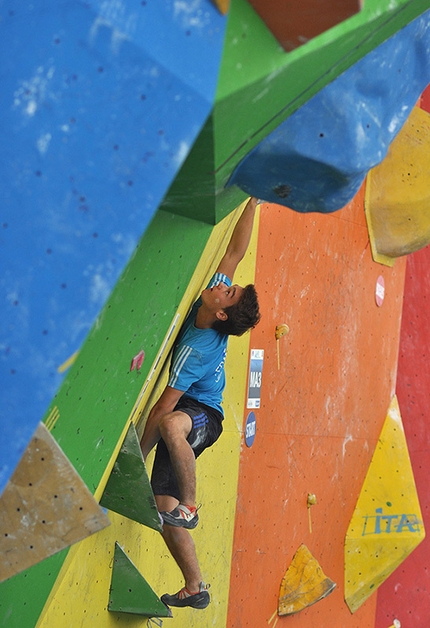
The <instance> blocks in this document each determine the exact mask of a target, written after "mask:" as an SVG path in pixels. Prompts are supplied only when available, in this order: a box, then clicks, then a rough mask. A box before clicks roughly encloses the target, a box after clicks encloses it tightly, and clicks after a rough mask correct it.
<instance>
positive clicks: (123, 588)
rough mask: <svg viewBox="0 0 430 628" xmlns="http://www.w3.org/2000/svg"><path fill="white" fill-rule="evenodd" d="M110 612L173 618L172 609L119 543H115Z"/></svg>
mask: <svg viewBox="0 0 430 628" xmlns="http://www.w3.org/2000/svg"><path fill="white" fill-rule="evenodd" d="M108 610H109V611H116V612H120V613H133V614H135V615H144V616H145V617H172V613H171V611H170V609H169V608H168V607H167V606H166V605H165V604H163V602H162V601H161V600H160V598H159V597H158V596H157V595H156V594H155V593H154V591H153V590H152V589H151V587H150V586H149V584H148V583H147V582H146V580H145V578H144V577H143V576H142V574H141V573H140V572H139V571H138V569H137V568H136V567H135V566H134V565H133V563H132V562H131V560H130V559H129V558H128V556H127V555H126V554H125V552H124V550H123V549H122V548H121V547H120V546H119V545H118V543H115V555H114V561H113V568H112V579H111V587H110V594H109V604H108Z"/></svg>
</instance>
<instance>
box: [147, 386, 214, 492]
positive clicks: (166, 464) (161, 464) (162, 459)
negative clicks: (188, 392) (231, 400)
mask: <svg viewBox="0 0 430 628" xmlns="http://www.w3.org/2000/svg"><path fill="white" fill-rule="evenodd" d="M175 410H180V411H181V412H185V414H188V416H189V417H190V418H191V420H192V422H193V426H192V428H191V432H190V433H189V434H188V437H187V441H188V442H189V444H190V445H191V447H192V450H193V451H194V455H195V457H196V458H197V457H198V456H200V454H201V453H202V452H203V451H204V450H205V449H207V447H210V446H211V445H213V444H214V443H215V441H217V440H218V438H219V437H220V436H221V432H222V421H223V418H224V417H223V415H222V413H221V412H219V411H218V410H215V408H211V407H210V406H206V405H205V404H203V403H199V402H198V401H195V400H194V399H191V398H190V397H181V398H180V400H179V401H178V403H177V404H176V406H175V408H174V411H175ZM151 486H152V490H153V492H154V495H170V496H171V497H175V498H176V499H177V500H180V496H179V487H178V482H177V480H176V476H175V473H174V471H173V467H172V463H171V461H170V456H169V452H168V449H167V447H166V444H165V442H164V440H163V439H161V440H160V441H159V442H158V445H157V451H156V452H155V460H154V466H153V468H152V476H151Z"/></svg>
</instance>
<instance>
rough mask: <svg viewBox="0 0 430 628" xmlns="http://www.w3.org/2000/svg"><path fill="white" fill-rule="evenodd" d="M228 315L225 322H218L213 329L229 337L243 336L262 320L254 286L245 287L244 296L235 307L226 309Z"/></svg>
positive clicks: (231, 306)
mask: <svg viewBox="0 0 430 628" xmlns="http://www.w3.org/2000/svg"><path fill="white" fill-rule="evenodd" d="M224 312H225V313H226V314H227V317H228V318H227V319H226V320H225V321H220V320H216V321H215V322H214V324H213V325H212V328H213V329H215V330H216V331H219V332H220V333H221V334H228V335H229V336H230V335H231V336H241V335H242V334H244V333H245V332H246V331H248V329H252V328H253V327H255V326H256V325H257V323H258V322H259V320H260V318H261V314H260V310H259V307H258V297H257V292H256V290H255V287H254V286H253V284H251V283H250V284H249V285H248V286H245V288H244V289H243V294H242V296H241V297H240V299H239V301H238V302H237V303H235V305H230V306H229V307H226V308H225V309H224Z"/></svg>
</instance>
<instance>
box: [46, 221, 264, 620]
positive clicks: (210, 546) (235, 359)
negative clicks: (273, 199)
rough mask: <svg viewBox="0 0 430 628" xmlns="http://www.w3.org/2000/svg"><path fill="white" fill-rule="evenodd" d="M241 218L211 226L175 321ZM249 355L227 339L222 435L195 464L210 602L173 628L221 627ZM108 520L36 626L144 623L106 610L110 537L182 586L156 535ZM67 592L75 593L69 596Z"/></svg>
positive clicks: (243, 277) (150, 574)
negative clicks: (205, 245)
mask: <svg viewBox="0 0 430 628" xmlns="http://www.w3.org/2000/svg"><path fill="white" fill-rule="evenodd" d="M239 215H240V210H239V211H238V212H236V213H235V214H233V215H231V216H229V217H227V218H226V219H225V220H224V221H222V222H221V223H220V224H219V225H217V226H216V227H215V228H214V231H213V234H212V236H211V238H210V240H209V242H208V245H207V247H206V249H205V251H204V253H203V255H202V258H201V261H200V264H199V267H198V268H197V269H196V273H195V274H194V276H193V279H192V281H191V283H190V286H189V289H188V290H187V293H186V295H185V296H184V299H183V301H182V303H181V305H180V308H179V309H178V313H179V314H180V316H181V320H183V317H184V316H185V314H186V311H187V310H188V308H189V307H190V305H191V304H192V302H193V301H194V300H195V298H197V297H198V295H199V293H200V291H201V289H202V288H203V287H204V286H205V285H206V282H207V280H208V279H209V278H210V276H211V274H212V272H213V270H214V269H215V268H216V265H217V263H218V261H219V259H220V258H221V256H222V254H223V252H224V246H225V244H226V243H227V242H228V240H229V235H230V233H231V231H232V228H233V226H234V224H235V222H236V220H237V218H238V217H239ZM257 232H258V215H257V218H256V221H255V228H254V233H253V236H252V240H251V244H250V247H249V249H248V253H247V255H246V257H245V259H244V260H243V261H242V263H241V265H240V266H239V268H238V271H237V273H236V275H235V278H234V280H235V283H240V284H243V285H245V284H247V283H252V282H253V281H254V273H255V257H256V242H257ZM170 344H171V343H170ZM169 348H170V346H169ZM248 354H249V335H245V336H243V337H241V338H231V339H230V340H229V350H228V354H227V360H226V375H227V386H226V391H225V395H224V411H225V421H224V433H223V434H222V436H221V438H220V439H219V441H218V442H217V443H216V445H215V446H214V447H213V448H211V449H210V450H208V451H206V452H205V453H204V454H203V455H202V456H201V457H200V458H199V459H198V461H197V499H198V501H199V502H201V503H202V509H201V511H200V524H199V526H198V528H197V529H196V530H195V531H193V533H192V534H193V538H194V540H195V543H196V548H197V554H198V557H199V561H200V563H201V569H202V574H203V578H204V579H205V581H207V582H209V583H210V584H211V596H212V603H211V604H210V605H209V607H208V609H206V610H205V612H204V613H196V611H194V610H192V609H173V610H174V618H173V619H169V620H166V621H168V624H169V626H172V627H178V628H180V627H182V626H184V627H185V626H186V627H187V628H190V627H193V626H196V627H197V626H199V628H204V626H225V625H226V616H227V605H228V598H229V586H230V583H229V577H228V574H229V573H230V568H231V549H232V544H233V531H234V521H235V511H236V500H237V485H238V467H239V452H240V443H241V429H242V417H243V412H244V400H245V394H246V384H247V381H246V380H247V367H248ZM167 356H168V348H166V351H165V353H164V354H163V358H162V359H161V360H160V363H159V365H158V366H157V370H156V372H154V374H153V376H152V377H153V380H152V382H151V385H150V386H148V385H146V386H145V385H144V386H143V389H142V390H143V393H141V394H140V396H139V398H138V400H137V402H136V406H135V408H134V409H133V412H132V416H131V419H132V420H133V421H135V420H138V419H139V417H140V416H143V417H145V416H146V412H147V410H149V408H150V406H151V405H152V403H153V402H154V401H155V399H156V397H157V395H158V394H159V392H161V390H162V387H163V385H164V384H165V381H166V380H165V371H166V369H164V371H163V366H164V363H165V361H166V358H167ZM139 428H140V430H141V429H142V428H143V421H142V422H141V423H140V424H139V425H138V429H139ZM125 429H127V426H126V428H125ZM121 442H122V439H121V440H120V442H119V443H118V450H119V448H120V446H121ZM117 453H118V452H117V451H116V452H115V454H114V456H113V459H112V461H111V464H110V465H109V469H107V471H106V473H105V475H104V478H103V483H102V484H103V485H101V486H99V487H98V489H97V494H100V495H101V494H102V492H103V488H104V484H105V483H106V481H107V477H108V476H109V473H110V468H111V467H112V466H113V463H114V460H115V458H116V455H117ZM152 461H153V454H152V453H151V455H150V456H149V458H148V471H149V472H150V469H151V466H152ZM108 471H109V472H108ZM220 513H222V515H221V516H220ZM109 518H110V519H111V522H112V524H111V526H110V527H109V528H107V529H106V530H104V531H103V532H102V533H99V534H96V535H94V536H93V537H91V538H90V539H87V540H86V541H84V542H82V543H79V544H77V545H76V546H75V547H74V548H72V550H71V551H70V552H69V555H68V557H67V559H66V561H65V563H64V565H63V568H62V571H61V573H60V576H59V578H58V580H57V583H56V585H55V586H54V588H53V590H52V593H51V596H50V598H49V600H48V602H47V604H46V605H45V609H44V612H43V613H42V614H41V617H40V620H39V622H38V624H37V626H38V628H52V626H63V625H66V624H67V625H71V626H72V625H73V626H78V625H79V626H82V627H86V626H88V628H90V627H91V628H94V626H98V627H102V626H103V627H105V626H106V627H108V626H113V625H115V626H117V625H118V624H121V625H131V626H142V625H145V624H143V623H142V622H143V621H144V620H143V618H142V617H136V616H130V615H127V614H124V613H123V614H122V613H110V612H109V611H107V604H108V599H109V586H110V581H111V570H112V562H113V555H114V546H115V542H116V541H117V542H118V543H119V544H120V545H121V547H122V548H123V549H124V551H125V552H126V553H127V555H128V556H129V557H130V559H131V560H132V562H133V563H134V565H136V567H137V568H138V569H139V571H140V573H141V574H142V575H143V577H144V578H145V580H146V581H147V582H148V584H149V585H150V586H151V588H152V589H153V590H154V591H155V592H156V593H157V594H158V595H160V596H161V595H162V594H163V593H165V592H166V591H168V592H174V591H176V590H178V588H180V587H181V586H182V575H181V573H180V571H179V569H178V567H177V566H176V563H175V562H174V560H173V558H172V557H171V556H170V554H169V552H168V550H167V548H166V547H165V545H164V542H163V540H162V537H161V536H160V535H159V534H158V533H157V532H155V531H154V530H151V529H149V528H145V527H144V526H141V525H139V524H137V523H135V522H133V521H131V520H128V519H126V518H124V517H122V516H121V515H117V514H115V513H112V512H109ZM71 592H73V593H74V592H76V593H74V594H73V595H71Z"/></svg>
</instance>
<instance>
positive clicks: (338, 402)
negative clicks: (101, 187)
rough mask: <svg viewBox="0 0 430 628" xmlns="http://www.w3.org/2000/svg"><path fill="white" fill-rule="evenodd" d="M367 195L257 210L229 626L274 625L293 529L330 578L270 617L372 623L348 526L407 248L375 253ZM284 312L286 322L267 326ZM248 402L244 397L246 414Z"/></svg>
mask: <svg viewBox="0 0 430 628" xmlns="http://www.w3.org/2000/svg"><path fill="white" fill-rule="evenodd" d="M363 199H364V190H361V191H360V193H359V194H358V195H357V196H356V198H355V199H354V201H353V202H352V203H350V204H349V205H348V206H347V207H345V208H344V209H342V210H341V211H339V212H337V213H336V214H333V215H331V216H329V217H328V216H326V217H321V216H320V215H316V214H313V215H310V216H301V215H298V214H297V213H294V212H292V211H289V210H285V209H283V208H280V207H279V206H272V205H263V207H262V210H261V222H260V232H259V233H260V236H259V241H258V249H257V267H256V285H257V288H258V291H259V294H260V295H261V300H262V306H263V307H262V309H263V312H264V317H263V320H262V321H261V324H260V325H259V326H258V327H257V328H256V329H255V330H253V331H252V333H251V350H252V349H258V350H261V351H264V359H263V365H262V377H261V404H260V407H259V408H254V409H252V412H253V413H254V415H255V420H256V433H255V439H254V442H253V443H252V446H250V447H248V446H247V445H246V441H245V439H243V440H242V447H241V453H240V471H239V488H238V499H237V511H236V521H235V536H234V545H233V556H232V565H231V585H230V601H229V615H228V622H227V626H236V625H243V626H255V625H259V626H266V625H269V626H273V625H274V622H275V621H276V617H275V616H274V613H275V611H276V609H277V603H278V595H279V587H280V583H281V580H282V578H283V576H284V574H285V572H286V571H287V568H288V566H289V564H290V562H291V560H292V558H293V556H294V554H295V552H296V551H297V549H298V548H299V546H300V545H301V544H302V543H304V544H305V545H306V546H307V547H308V548H309V550H310V551H311V552H312V554H313V556H314V557H315V558H316V559H317V560H318V562H319V563H320V565H321V568H322V569H323V571H324V573H325V574H326V575H327V576H328V577H329V578H330V579H331V580H333V581H334V582H336V584H337V586H336V588H335V590H334V591H333V593H331V594H330V595H329V596H328V597H327V598H326V599H324V600H321V601H320V602H318V603H317V604H315V605H314V606H311V607H309V608H308V609H305V610H303V611H302V612H301V613H299V614H298V615H296V616H292V617H288V618H282V619H279V624H278V625H282V624H283V623H284V622H285V625H287V623H288V626H300V627H301V628H302V627H307V626H309V627H311V626H315V625H318V626H333V627H335V628H349V627H351V628H352V627H354V628H359V627H360V628H361V627H362V626H369V627H371V626H373V625H374V616H375V606H376V596H373V597H371V598H370V599H369V600H368V601H367V602H366V603H365V604H364V605H363V606H362V607H361V608H360V609H359V610H358V611H356V613H354V615H352V614H351V612H350V610H349V609H348V607H347V605H346V604H345V601H344V584H343V583H344V540H345V535H346V532H347V529H348V525H349V522H350V519H351V517H352V514H353V511H354V508H355V504H356V500H357V496H358V494H359V493H360V490H361V487H362V484H363V480H364V477H365V475H366V472H367V469H368V466H369V463H370V460H371V457H372V454H373V452H374V449H375V446H376V444H377V442H378V438H379V435H380V431H381V429H382V426H383V423H384V420H385V416H386V413H387V409H388V407H389V404H390V401H391V397H392V395H393V393H394V390H395V383H396V367H397V352H398V340H399V332H400V317H401V308H402V294H403V281H404V269H405V262H404V260H399V261H398V262H396V265H395V267H394V268H382V267H381V266H380V265H379V264H377V263H375V262H374V261H373V259H372V256H371V251H370V246H369V237H368V231H367V227H366V221H365V216H364V207H363ZM381 275H382V276H383V277H384V281H385V287H386V290H385V298H384V299H383V302H382V303H381V302H379V304H378V302H377V300H376V287H377V283H378V278H379V277H380V276H381ZM281 324H286V325H288V327H289V333H288V334H286V335H284V336H282V337H281V338H280V339H279V340H276V337H275V331H276V327H277V326H279V325H281ZM278 352H279V365H278ZM249 412H251V410H250V409H247V408H246V399H245V400H244V417H243V421H244V425H245V422H246V419H247V415H248V414H249ZM308 493H311V494H314V495H315V496H316V500H317V503H316V504H315V505H312V506H311V507H310V508H308V506H307V496H308ZM309 516H310V519H309Z"/></svg>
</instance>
